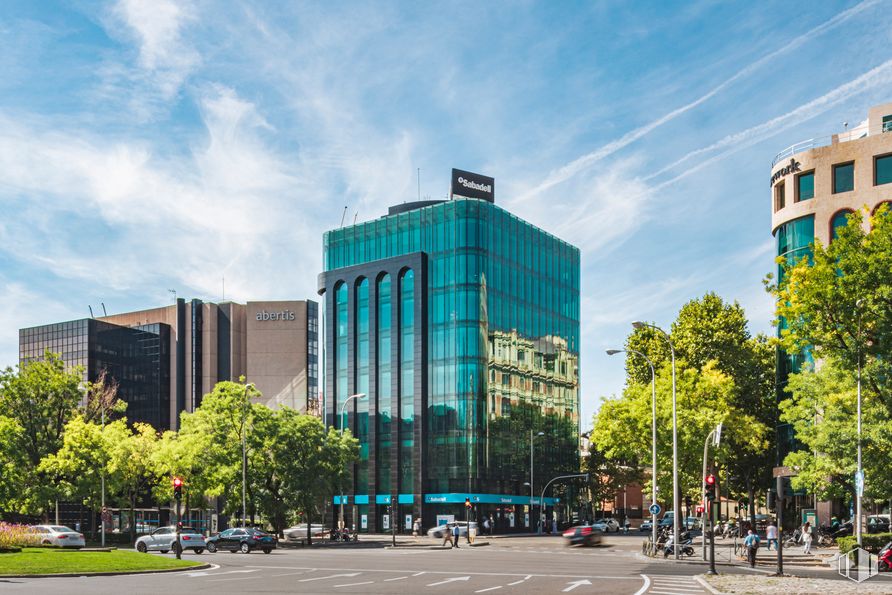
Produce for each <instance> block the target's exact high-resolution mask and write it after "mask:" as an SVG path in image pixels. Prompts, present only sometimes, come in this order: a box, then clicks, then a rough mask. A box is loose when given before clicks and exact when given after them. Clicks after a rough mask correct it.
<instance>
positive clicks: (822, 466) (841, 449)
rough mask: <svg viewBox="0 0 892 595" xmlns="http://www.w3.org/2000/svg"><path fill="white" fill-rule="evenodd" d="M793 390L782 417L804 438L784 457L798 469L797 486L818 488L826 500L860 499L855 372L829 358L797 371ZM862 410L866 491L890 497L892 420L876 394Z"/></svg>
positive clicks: (784, 403) (783, 405)
mask: <svg viewBox="0 0 892 595" xmlns="http://www.w3.org/2000/svg"><path fill="white" fill-rule="evenodd" d="M787 391H788V392H789V393H790V398H788V399H786V400H784V401H782V402H781V404H780V411H781V414H780V415H781V420H782V421H784V422H787V423H790V424H791V425H792V426H793V429H794V430H795V432H796V439H797V441H798V443H799V448H797V449H796V450H794V451H793V452H791V453H789V454H788V455H787V457H786V458H785V459H784V465H787V466H790V467H793V468H794V469H796V470H797V473H798V475H796V476H795V477H793V478H792V479H791V484H792V486H793V488H794V489H805V490H809V491H813V492H814V493H815V494H817V496H818V497H819V498H822V499H831V498H847V497H852V498H854V495H855V482H854V477H855V471H856V470H857V461H856V447H855V445H856V443H857V422H856V407H857V404H856V399H857V397H856V387H855V381H854V379H853V378H852V375H851V374H850V373H849V371H848V370H846V369H844V368H843V366H841V365H838V364H837V363H836V362H833V361H825V362H824V363H823V364H822V365H821V366H820V368H819V369H818V370H817V371H814V370H812V369H807V370H804V371H802V372H800V373H798V374H792V375H791V376H790V380H789V383H788V385H787ZM862 396H863V395H862ZM861 411H862V420H863V421H862V467H863V468H864V475H865V482H864V489H865V494H866V495H867V496H868V497H873V498H877V499H886V498H888V497H889V494H892V476H890V474H889V471H888V468H889V462H888V461H889V452H890V449H892V421H890V420H889V416H888V412H887V411H886V409H885V407H884V406H883V404H882V403H880V402H879V400H877V399H875V398H873V399H871V398H867V399H864V398H862V407H861Z"/></svg>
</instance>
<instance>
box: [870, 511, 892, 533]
mask: <svg viewBox="0 0 892 595" xmlns="http://www.w3.org/2000/svg"><path fill="white" fill-rule="evenodd" d="M889 524H890V523H889V515H888V514H874V515H870V516H869V517H867V532H868V533H888V532H889Z"/></svg>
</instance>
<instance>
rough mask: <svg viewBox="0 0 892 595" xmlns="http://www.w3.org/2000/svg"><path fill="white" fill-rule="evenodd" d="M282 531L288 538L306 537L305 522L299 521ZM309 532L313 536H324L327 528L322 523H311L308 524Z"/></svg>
mask: <svg viewBox="0 0 892 595" xmlns="http://www.w3.org/2000/svg"><path fill="white" fill-rule="evenodd" d="M282 533H283V534H284V535H285V537H287V538H288V539H306V537H307V524H306V523H301V524H299V525H295V526H293V527H288V528H287V529H285V530H284V531H283V532H282ZM310 533H311V535H312V536H313V537H325V535H326V534H327V533H328V529H326V528H325V527H323V526H322V525H317V524H315V523H313V524H312V525H310Z"/></svg>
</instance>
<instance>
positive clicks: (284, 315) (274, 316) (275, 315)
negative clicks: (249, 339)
mask: <svg viewBox="0 0 892 595" xmlns="http://www.w3.org/2000/svg"><path fill="white" fill-rule="evenodd" d="M295 318H296V317H295V316H294V312H292V311H291V310H282V311H281V312H267V311H266V310H261V311H260V312H258V313H257V320H294V319H295Z"/></svg>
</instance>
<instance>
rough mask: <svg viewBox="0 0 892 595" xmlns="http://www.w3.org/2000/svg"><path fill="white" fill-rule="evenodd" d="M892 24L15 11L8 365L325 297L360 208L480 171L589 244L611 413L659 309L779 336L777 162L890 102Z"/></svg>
mask: <svg viewBox="0 0 892 595" xmlns="http://www.w3.org/2000/svg"><path fill="white" fill-rule="evenodd" d="M890 37H892V1H890V0H865V1H863V2H854V1H845V2H833V1H822V2H811V3H803V4H799V5H797V4H790V3H789V2H780V1H777V2H774V1H761V2H750V1H742V2H735V1H721V2H719V1H707V2H667V1H654V2H646V1H636V2H627V1H625V0H617V1H615V2H612V1H600V2H571V1H568V2H525V1H516V2H486V3H481V2H458V1H455V2H443V3H427V2H421V3H418V2H384V1H382V2H375V3H364V2H359V1H356V2H346V3H345V2H334V1H326V2H260V1H255V2H227V1H219V2H217V1H214V2H210V1H189V0H178V1H169V0H145V1H137V0H121V1H118V2H93V1H90V2H76V1H73V2H51V1H44V2H28V1H25V0H22V1H19V2H14V1H10V2H2V3H0V73H2V76H0V304H2V307H0V366H6V365H15V364H16V363H17V358H18V329H19V328H23V327H28V326H34V325H39V324H47V323H51V322H58V321H62V320H72V319H79V318H84V317H86V316H89V310H88V306H92V307H93V310H94V312H97V313H98V312H99V311H100V310H101V306H100V304H104V305H105V307H106V308H107V310H108V312H109V313H110V314H111V313H117V312H126V311H130V310H136V309H143V308H150V307H157V306H160V305H164V304H166V303H169V302H170V300H171V298H172V294H171V293H170V291H169V290H174V291H176V295H177V296H179V297H184V298H193V297H194V298H199V299H203V300H210V301H216V300H220V299H222V298H223V297H224V291H225V298H226V299H231V300H236V301H246V300H263V299H306V298H311V299H318V298H317V296H316V293H315V290H316V281H317V275H318V273H319V272H320V271H321V266H322V233H323V231H325V230H328V229H332V228H336V227H338V226H339V224H340V221H341V217H342V214H343V211H344V207H345V206H346V207H347V212H348V215H347V217H348V222H349V221H352V220H353V219H354V218H355V219H356V220H357V221H365V220H370V219H375V218H377V217H379V216H381V215H383V214H384V213H386V210H387V207H388V206H389V205H393V204H397V203H400V202H404V201H408V200H413V199H415V198H416V197H417V194H418V170H419V169H420V181H421V195H422V197H428V196H429V197H430V198H434V199H436V198H443V197H444V196H445V195H446V194H447V192H448V187H449V175H450V171H451V168H453V167H458V168H461V169H465V170H470V171H474V172H479V173H483V174H486V175H490V176H493V177H495V179H496V203H497V204H498V205H500V206H502V207H503V208H506V209H508V210H509V211H512V212H514V213H516V214H518V215H519V216H521V217H523V218H524V219H526V220H528V221H530V222H532V223H533V224H535V225H538V226H540V227H542V228H543V229H545V230H547V231H549V232H551V233H553V234H555V235H557V236H559V237H561V238H562V239H565V240H567V241H569V242H571V243H573V244H575V245H577V246H579V247H580V249H581V251H582V308H581V318H582V320H581V324H582V345H581V355H580V373H581V383H582V384H581V386H582V388H581V400H582V415H581V417H582V420H583V426H588V425H590V420H591V416H592V413H593V412H594V411H595V410H596V409H597V407H598V403H599V402H600V399H601V397H603V396H609V395H613V394H618V393H619V392H621V391H622V388H623V385H624V378H625V376H624V370H623V361H622V359H620V358H619V357H614V358H609V357H608V356H606V355H605V354H604V350H605V349H608V348H614V347H615V348H619V347H622V345H623V343H624V340H625V338H626V336H627V334H628V333H629V331H630V330H631V326H630V323H631V322H632V321H633V320H648V321H652V322H654V323H656V324H659V325H662V326H664V327H667V328H668V326H669V325H670V324H671V322H672V320H674V318H675V316H676V314H677V313H678V310H679V308H680V307H681V306H682V305H683V304H684V303H685V302H687V301H689V300H691V299H694V298H697V297H700V296H702V295H703V294H704V293H706V292H707V291H715V292H717V293H718V294H719V295H721V296H722V297H723V298H724V299H726V300H729V301H735V300H736V301H738V302H739V303H740V304H741V305H742V306H743V307H744V308H745V309H746V312H747V314H748V316H749V319H750V321H751V326H750V328H751V331H752V332H753V333H756V332H767V333H771V332H773V331H772V326H771V319H772V305H771V300H770V298H769V296H768V295H767V294H766V293H765V291H764V288H763V284H762V280H763V279H764V277H765V275H766V274H767V273H769V272H770V271H771V270H772V269H773V251H774V240H773V237H772V234H771V206H770V205H771V197H770V193H769V184H768V182H769V177H770V174H771V171H770V170H771V160H772V158H773V157H774V155H775V154H776V153H778V152H779V151H781V150H782V149H784V148H785V147H787V146H789V145H792V144H794V143H796V142H799V141H802V140H805V139H812V138H815V139H825V140H824V141H822V142H829V135H830V134H832V133H835V132H841V131H842V130H843V129H844V127H845V123H848V124H849V125H850V126H854V125H856V124H857V123H858V122H860V121H862V120H863V119H865V118H866V116H867V110H868V108H869V107H871V106H873V105H876V104H879V103H885V102H888V101H892V40H890ZM224 278H225V289H224V281H223V280H224Z"/></svg>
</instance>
